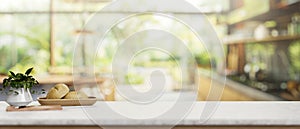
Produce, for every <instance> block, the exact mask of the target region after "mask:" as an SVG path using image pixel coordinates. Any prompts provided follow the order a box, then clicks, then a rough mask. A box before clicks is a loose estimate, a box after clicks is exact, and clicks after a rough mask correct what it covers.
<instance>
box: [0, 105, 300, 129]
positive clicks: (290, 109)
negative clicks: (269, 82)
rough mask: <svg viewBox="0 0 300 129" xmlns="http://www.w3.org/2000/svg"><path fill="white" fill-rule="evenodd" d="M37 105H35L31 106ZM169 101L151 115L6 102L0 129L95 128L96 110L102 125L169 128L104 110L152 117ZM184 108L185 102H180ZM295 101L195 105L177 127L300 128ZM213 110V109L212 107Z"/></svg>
mask: <svg viewBox="0 0 300 129" xmlns="http://www.w3.org/2000/svg"><path fill="white" fill-rule="evenodd" d="M33 104H36V103H33ZM170 104H171V102H158V103H156V104H154V105H153V107H154V108H153V109H152V110H151V112H149V111H147V110H144V109H141V110H137V108H139V107H138V106H137V107H135V106H133V105H132V104H130V103H128V102H97V103H96V104H95V105H93V106H87V107H63V110H62V111H31V112H6V111H5V108H6V106H7V103H5V102H3V101H2V102H0V117H1V120H0V126H1V125H2V126H3V125H95V123H94V122H93V121H92V120H91V119H90V118H89V116H90V114H89V115H87V112H92V111H93V110H94V111H96V114H93V115H97V116H98V117H97V120H95V121H98V122H99V123H100V124H101V125H170V124H173V122H174V121H175V120H178V119H177V118H172V117H166V118H154V119H129V118H126V117H122V118H119V117H115V115H113V114H111V113H109V112H107V111H106V110H105V107H108V105H109V107H111V108H112V109H116V110H126V111H128V112H137V113H138V114H140V116H145V117H148V116H152V115H153V112H156V111H160V110H162V109H164V108H167V107H168V106H170ZM180 104H181V105H184V104H185V103H184V102H182V103H180ZM208 104H218V107H217V108H216V110H213V111H214V114H212V115H211V117H210V118H209V119H208V120H207V121H205V122H204V123H203V122H202V121H200V116H201V115H203V113H202V111H204V112H207V111H208V110H207V109H206V110H203V109H204V107H205V105H208ZM299 107H300V103H298V102H220V103H218V102H196V103H195V104H194V106H193V107H192V109H191V111H190V112H189V114H188V115H187V117H186V118H184V119H183V120H182V121H179V122H178V123H177V125H189V126H190V125H193V126H194V125H300V110H299ZM211 109H213V108H211Z"/></svg>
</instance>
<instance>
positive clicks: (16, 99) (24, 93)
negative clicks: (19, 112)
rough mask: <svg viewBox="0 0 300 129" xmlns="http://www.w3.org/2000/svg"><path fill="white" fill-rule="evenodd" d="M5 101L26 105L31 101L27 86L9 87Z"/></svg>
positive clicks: (15, 104) (16, 104)
mask: <svg viewBox="0 0 300 129" xmlns="http://www.w3.org/2000/svg"><path fill="white" fill-rule="evenodd" d="M10 90H11V91H12V92H10V93H9V94H8V96H7V99H6V102H7V103H8V104H9V105H11V106H16V107H19V106H26V105H28V104H29V103H31V102H32V101H33V99H32V96H31V93H30V90H29V89H28V88H26V89H25V88H19V89H15V88H10Z"/></svg>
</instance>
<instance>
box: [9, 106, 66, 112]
mask: <svg viewBox="0 0 300 129" xmlns="http://www.w3.org/2000/svg"><path fill="white" fill-rule="evenodd" d="M49 110H62V107H61V105H49V106H27V107H22V108H16V107H14V106H8V107H7V108H6V111H7V112H20V111H49Z"/></svg>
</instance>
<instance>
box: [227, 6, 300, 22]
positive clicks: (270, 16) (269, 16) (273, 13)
mask: <svg viewBox="0 0 300 129" xmlns="http://www.w3.org/2000/svg"><path fill="white" fill-rule="evenodd" d="M299 9H300V2H297V3H294V4H291V5H288V6H282V7H277V8H272V9H270V11H268V12H266V13H264V14H261V15H257V16H254V17H250V18H247V19H244V20H241V21H239V22H236V23H233V24H229V26H234V25H237V24H239V23H243V22H245V21H269V20H275V19H280V18H281V17H284V16H286V15H293V13H294V12H299Z"/></svg>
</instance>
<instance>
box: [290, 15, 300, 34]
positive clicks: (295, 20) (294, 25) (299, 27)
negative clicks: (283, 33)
mask: <svg viewBox="0 0 300 129" xmlns="http://www.w3.org/2000/svg"><path fill="white" fill-rule="evenodd" d="M288 33H289V35H292V36H294V35H299V34H300V15H299V14H296V15H294V16H293V17H292V21H291V23H289V25H288Z"/></svg>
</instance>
